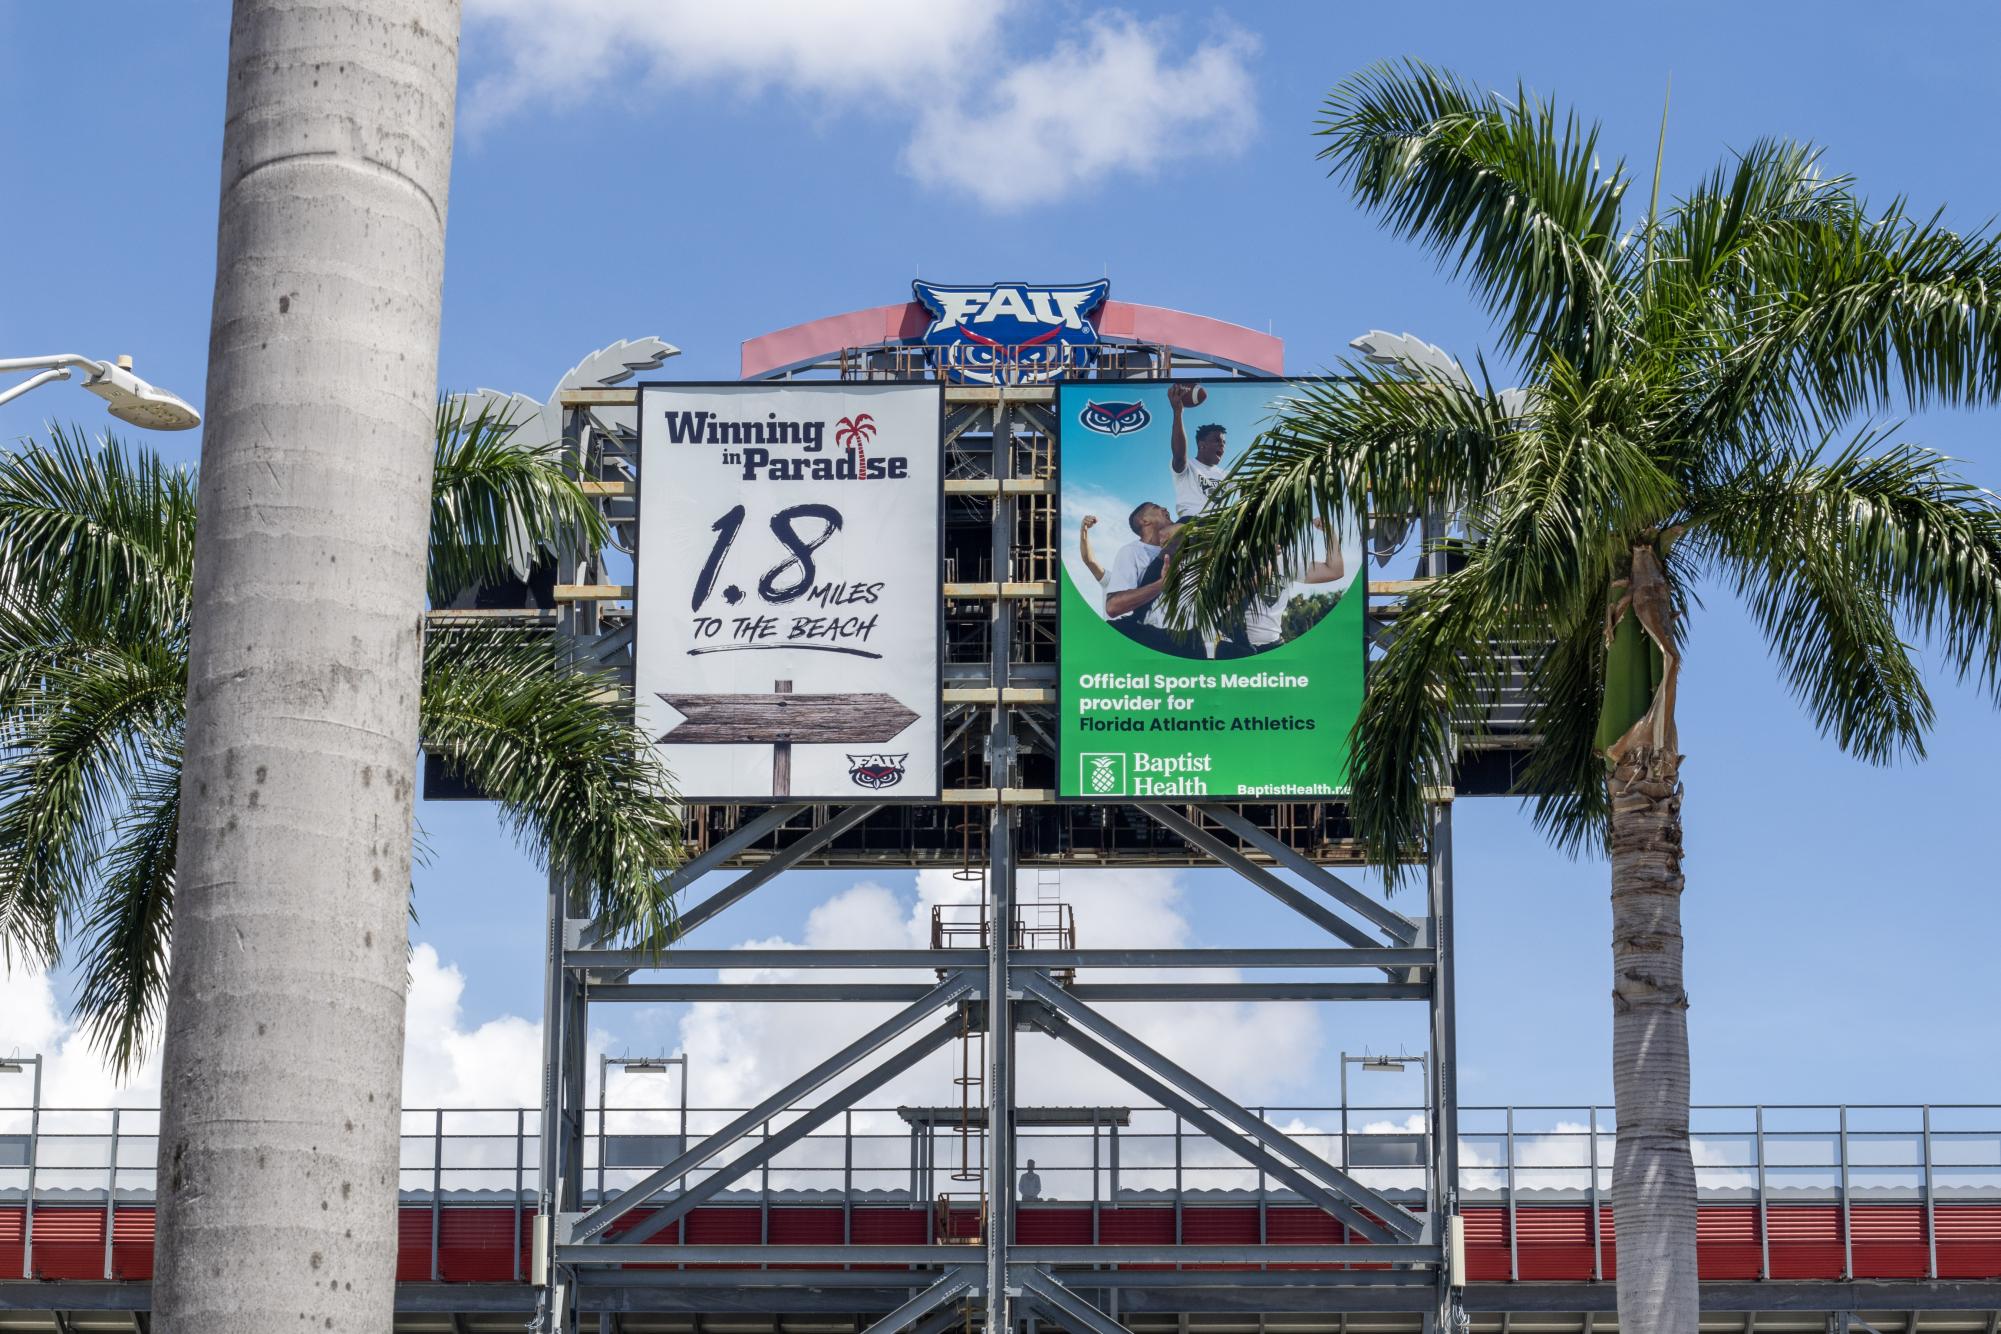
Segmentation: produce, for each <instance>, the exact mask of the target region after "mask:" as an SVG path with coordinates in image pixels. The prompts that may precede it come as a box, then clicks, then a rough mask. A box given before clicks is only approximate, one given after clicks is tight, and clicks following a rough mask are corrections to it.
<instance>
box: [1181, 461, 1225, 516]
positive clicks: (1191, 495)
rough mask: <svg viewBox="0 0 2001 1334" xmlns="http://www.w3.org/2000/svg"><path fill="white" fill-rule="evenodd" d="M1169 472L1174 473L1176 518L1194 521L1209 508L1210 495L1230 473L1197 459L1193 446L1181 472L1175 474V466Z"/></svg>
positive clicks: (1219, 466) (1220, 467)
mask: <svg viewBox="0 0 2001 1334" xmlns="http://www.w3.org/2000/svg"><path fill="white" fill-rule="evenodd" d="M1167 470H1168V471H1169V472H1170V473H1174V517H1175V518H1177V519H1192V518H1194V517H1195V516H1196V515H1198V514H1200V513H1201V512H1202V511H1203V510H1205V509H1208V508H1209V493H1210V492H1211V491H1214V490H1215V489H1216V486H1217V484H1218V483H1219V482H1221V481H1222V480H1223V474H1224V473H1225V472H1226V471H1228V470H1227V469H1225V468H1224V467H1223V466H1222V465H1221V464H1218V463H1204V462H1202V461H1201V460H1200V459H1198V458H1196V457H1195V449H1194V446H1193V445H1192V444H1191V445H1190V447H1189V450H1188V457H1187V458H1186V459H1184V460H1183V461H1182V464H1181V471H1180V472H1174V465H1173V464H1172V463H1169V464H1168V467H1167Z"/></svg>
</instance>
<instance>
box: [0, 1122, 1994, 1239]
mask: <svg viewBox="0 0 2001 1334" xmlns="http://www.w3.org/2000/svg"><path fill="white" fill-rule="evenodd" d="M739 1110H741V1109H731V1108H707V1109H691V1110H690V1111H689V1112H688V1113H687V1118H686V1124H685V1125H684V1124H680V1122H681V1119H682V1118H681V1114H680V1113H679V1112H678V1110H676V1109H673V1108H667V1109H637V1108H610V1109H607V1110H606V1111H605V1112H604V1113H603V1115H602V1117H600V1116H599V1115H598V1114H596V1113H595V1112H592V1113H591V1114H590V1115H589V1118H588V1122H587V1125H586V1131H587V1133H586V1135H585V1137H584V1145H583V1148H584V1157H585V1160H584V1166H585V1169H586V1176H585V1180H586V1181H588V1182H591V1183H596V1182H598V1181H600V1180H602V1181H603V1183H604V1184H603V1186H602V1190H603V1192H604V1193H605V1194H606V1195H607V1196H615V1195H616V1194H618V1193H619V1192H620V1191H622V1190H624V1189H626V1188H628V1187H629V1186H630V1185H631V1184H632V1183H633V1182H634V1181H636V1180H637V1179H638V1178H640V1177H641V1176H643V1175H645V1173H646V1171H647V1170H648V1169H649V1168H650V1167H653V1166H658V1165H659V1164H655V1163H653V1162H651V1161H650V1160H649V1159H648V1158H647V1153H648V1152H649V1147H648V1146H653V1147H652V1148H651V1150H650V1151H651V1152H652V1154H653V1156H655V1157H658V1156H661V1155H663V1154H667V1153H670V1152H674V1151H676V1147H677V1146H679V1145H681V1144H684V1143H688V1142H692V1141H694V1140H699V1138H700V1137H701V1136H703V1135H705V1134H708V1133H710V1132H712V1131H714V1130H715V1129H716V1128H718V1127H720V1126H721V1125H723V1124H724V1123H725V1122H727V1121H728V1120H729V1119H730V1118H731V1117H732V1116H733V1115H735V1114H736V1113H737V1112H738V1111H739ZM1087 1110H1088V1109H1087ZM1255 1110H1257V1111H1259V1113H1260V1114H1261V1115H1262V1116H1264V1117H1265V1118H1266V1119H1267V1120H1268V1121H1270V1122H1271V1124H1272V1125H1273V1126H1275V1127H1277V1128H1279V1129H1281V1130H1283V1131H1284V1132H1285V1133H1286V1134H1287V1135H1288V1136H1290V1137H1291V1138H1292V1139H1294V1140H1295V1141H1297V1142H1299V1143H1301V1144H1303V1145H1304V1146H1306V1147H1307V1148H1308V1149H1310V1150H1312V1151H1313V1152H1315V1153H1318V1154H1320V1155H1321V1156H1322V1157H1324V1158H1325V1159H1326V1160H1327V1161H1329V1162H1331V1163H1334V1164H1336V1165H1338V1166H1341V1167H1343V1168H1345V1169H1347V1170H1348V1171H1350V1172H1351V1173H1352V1175H1353V1176H1354V1177H1355V1178H1356V1179H1357V1180H1359V1181H1360V1182H1362V1183H1363V1184H1364V1185H1368V1186H1370V1187H1372V1188H1374V1189H1376V1190H1378V1191H1380V1192H1382V1193H1383V1194H1385V1195H1386V1196H1388V1197H1389V1198H1391V1199H1394V1200H1398V1201H1401V1202H1406V1203H1408V1204H1410V1205H1411V1206H1413V1207H1417V1206H1419V1205H1421V1203H1422V1201H1423V1200H1424V1198H1425V1195H1426V1193H1427V1192H1428V1191H1429V1189H1430V1186H1431V1180H1430V1173H1429V1169H1428V1168H1427V1167H1426V1166H1425V1164H1427V1163H1428V1162H1429V1161H1430V1159H1431V1154H1430V1144H1429V1133H1430V1132H1429V1127H1427V1126H1426V1125H1425V1120H1424V1113H1423V1111H1422V1109H1420V1108H1415V1107H1385V1106H1367V1107H1358V1106H1350V1107H1348V1108H1347V1109H1346V1117H1347V1125H1348V1133H1347V1134H1346V1135H1343V1134H1342V1133H1341V1126H1342V1124H1343V1120H1342V1116H1343V1109H1341V1108H1340V1107H1327V1106H1316V1107H1305V1106H1298V1107H1281V1106H1271V1107H1265V1108H1260V1109H1255ZM1459 1119H1460V1127H1459V1138H1460V1147H1461V1155H1460V1156H1461V1163H1462V1166H1461V1170H1460V1182H1459V1186H1460V1199H1461V1202H1462V1203H1463V1204H1466V1205H1471V1206H1476V1207H1477V1206H1496V1205H1498V1206H1500V1207H1503V1208H1505V1209H1506V1210H1507V1212H1508V1217H1509V1226H1508V1228H1507V1232H1506V1236H1507V1238H1508V1244H1509V1248H1510V1253H1511V1256H1512V1252H1513V1249H1514V1246H1515V1237H1516V1235H1517V1233H1516V1229H1515V1227H1514V1226H1513V1224H1514V1219H1515V1216H1516V1212H1517V1210H1520V1209H1527V1208H1535V1207H1540V1206H1544V1205H1552V1204H1571V1205H1580V1204H1582V1205H1591V1206H1597V1207H1602V1206H1605V1205H1607V1204H1609V1200H1610V1195H1609V1192H1610V1190H1611V1184H1612V1160H1613V1144H1614V1129H1613V1123H1612V1117H1611V1113H1610V1110H1609V1109H1608V1108H1606V1107H1602V1106H1599V1107H1592V1106H1584V1107H1555V1106H1535V1107H1465V1108H1462V1109H1461V1110H1460V1113H1459ZM158 1120H159V1117H158V1113H157V1112H156V1111H154V1110H152V1109H139V1108H115V1109H114V1108H88V1109H75V1108H61V1107H42V1108H40V1109H30V1108H26V1107H12V1108H8V1107H0V1208H10V1207H11V1208H22V1207H25V1208H26V1209H27V1210H28V1211H30V1224H31V1225H30V1228H29V1240H30V1243H31V1244H32V1240H33V1236H34V1229H33V1228H32V1210H33V1209H35V1208H36V1207H38V1206H39V1207H41V1208H43V1209H49V1208H60V1209H62V1210H64V1211H65V1212H66V1213H68V1212H70V1211H74V1210H80V1209H89V1208H102V1209H103V1210H104V1212H105V1226H104V1229H103V1237H104V1242H105V1247H104V1249H105V1276H106V1277H111V1276H113V1275H112V1272H111V1257H112V1246H111V1238H112V1236H113V1234H114V1228H113V1223H114V1221H115V1218H116V1214H117V1211H118V1210H119V1209H121V1208H129V1207H143V1206H145V1205H148V1204H150V1203H151V1201H152V1199H153V1189H154V1180H155V1178H154V1158H155V1155H156V1152H157V1138H156V1136H157V1132H158ZM788 1120H789V1114H788V1116H786V1117H777V1118H773V1120H772V1121H771V1122H769V1123H767V1124H765V1125H763V1126H761V1127H759V1128H758V1129H757V1130H756V1131H754V1132H753V1133H752V1134H751V1135H750V1136H749V1137H747V1139H746V1140H745V1141H744V1143H743V1144H741V1145H738V1146H735V1147H733V1148H731V1149H729V1150H726V1151H725V1152H724V1153H722V1154H721V1155H719V1156H718V1157H717V1159H716V1160H715V1161H714V1162H712V1163H711V1164H710V1165H708V1166H706V1167H704V1168H701V1169H698V1170H695V1171H692V1172H690V1173H689V1175H688V1178H687V1180H686V1182H685V1183H680V1184H679V1185H678V1186H677V1187H676V1189H685V1188H686V1187H687V1186H690V1185H695V1184H699V1183H701V1182H703V1181H705V1180H707V1179H708V1178H709V1177H710V1176H711V1175H713V1173H714V1172H716V1171H717V1170H721V1169H723V1168H725V1167H726V1164H727V1163H728V1161H729V1160H730V1159H732V1158H734V1157H736V1156H737V1155H738V1154H739V1153H740V1152H742V1151H743V1150H744V1149H745V1148H754V1147H756V1145H757V1143H758V1141H759V1140H761V1139H763V1138H765V1137H767V1136H770V1135H772V1134H774V1133H777V1132H778V1131H781V1130H783V1129H784V1128H785V1126H786V1124H787V1123H788ZM536 1127H537V1116H536V1115H535V1114H534V1113H533V1112H532V1111H531V1110H530V1109H523V1108H484V1109H483V1108H451V1109H426V1110H406V1111H405V1112H404V1113H403V1149H402V1163H401V1167H402V1171H401V1182H400V1185H401V1193H402V1201H403V1205H404V1207H405V1208H406V1209H410V1208H428V1209H429V1210H430V1211H431V1213H432V1230H431V1237H432V1246H431V1252H432V1267H433V1270H434V1273H435V1269H436V1265H437V1256H438V1253H439V1246H438V1238H439V1235H440V1231H441V1225H442V1217H443V1214H444V1212H445V1211H447V1210H450V1209H453V1208H458V1207H462V1206H486V1207H488V1208H493V1207H505V1208H511V1209H512V1210H513V1211H514V1212H515V1214H516V1215H517V1219H516V1228H515V1233H514V1235H516V1236H517V1237H518V1236H520V1235H521V1230H520V1221H521V1219H520V1216H521V1215H525V1214H532V1213H533V1212H534V1209H535V1201H536V1197H537V1192H538V1190H539V1186H540V1182H539V1179H538V1178H539V1173H538V1171H537V1164H538V1162H539V1161H540V1144H539V1138H538V1136H537V1134H536ZM1692 1130H1693V1149H1694V1155H1695V1161H1696V1174H1697V1181H1698V1188H1699V1192H1700V1196H1701V1198H1702V1200H1703V1201H1704V1202H1705V1203H1711V1204H1720V1203H1734V1204H1742V1205H1745V1206H1749V1207H1755V1208H1756V1209H1757V1210H1758V1211H1759V1214H1760V1219H1759V1222H1760V1226H1759V1227H1758V1229H1757V1236H1758V1237H1760V1238H1762V1239H1764V1242H1763V1244H1764V1246H1765V1247H1766V1249H1767V1252H1768V1253H1767V1256H1766V1259H1765V1262H1764V1264H1763V1265H1762V1266H1761V1271H1762V1272H1769V1270H1770V1262H1769V1245H1770V1242H1769V1232H1768V1229H1767V1228H1766V1226H1765V1225H1764V1224H1765V1221H1766V1220H1765V1213H1766V1210H1767V1209H1768V1208H1769V1207H1771V1206H1774V1205H1781V1206H1783V1205H1795V1204H1802V1203H1821V1204H1829V1205H1833V1206H1835V1207H1836V1208H1837V1209H1838V1210H1839V1214H1840V1230H1839V1236H1840V1238H1841V1244H1842V1245H1843V1248H1844V1252H1845V1263H1844V1272H1845V1273H1852V1272H1853V1255H1852V1248H1853V1240H1852V1239H1853V1227H1852V1210H1853V1209H1854V1207H1856V1206H1857V1205H1864V1206H1867V1205H1875V1204H1892V1203H1895V1204H1915V1205H1918V1206H1920V1207H1921V1208H1922V1210H1923V1213H1924V1228H1923V1238H1924V1241H1925V1244H1926V1245H1927V1246H1928V1247H1929V1248H1930V1250H1931V1253H1932V1254H1931V1258H1930V1262H1929V1264H1928V1266H1927V1272H1929V1273H1933V1274H1935V1273H1936V1272H1937V1257H1936V1249H1937V1243H1936V1214H1935V1210H1936V1208H1937V1207H1938V1206H1939V1205H1941V1204H1944V1205H1948V1206H1949V1205H1953V1204H1958V1203H1971V1202H2001V1105H1994V1104H1932V1105H1918V1104H1912V1105H1889V1104H1872V1105H1848V1106H1837V1105H1826V1106H1814V1105H1793V1104H1788V1105H1763V1106H1758V1105H1743V1106H1707V1107H1699V1108H1696V1109H1695V1110H1694V1117H1693V1122H1692ZM950 1133H952V1132H950V1130H949V1129H948V1128H946V1127H943V1126H933V1125H928V1124H920V1125H910V1124H906V1123H905V1122H904V1121H903V1120H902V1119H901V1118H900V1117H899V1116H898V1113H897V1111H896V1110H895V1109H892V1108H856V1109H854V1110H853V1111H851V1112H849V1113H847V1114H845V1115H844V1116H843V1117H841V1118H840V1119H839V1120H837V1121H835V1122H833V1123H830V1124H829V1125H828V1126H827V1127H825V1128H823V1129H822V1130H820V1131H817V1132H815V1133H813V1134H810V1135H808V1136H806V1137H805V1138H804V1139H802V1140H801V1141H800V1142H799V1143H797V1144H796V1145H793V1146H792V1147H790V1148H788V1149H787V1150H785V1151H784V1152H782V1153H780V1154H779V1155H778V1156H777V1157H776V1158H774V1159H773V1160H772V1161H771V1162H770V1163H768V1164H766V1165H765V1166H763V1167H762V1168H760V1169H759V1170H758V1171H757V1172H756V1173H755V1174H754V1175H750V1176H747V1177H746V1178H745V1179H743V1180H741V1181H739V1182H737V1183H736V1184H735V1185H734V1186H733V1187H732V1188H730V1189H729V1190H726V1191H724V1192H722V1193H721V1194H720V1195H718V1196H717V1197H716V1200H717V1203H719V1204H737V1205H756V1206H758V1207H760V1208H761V1209H764V1210H767V1211H768V1210H769V1209H770V1208H771V1207H772V1206H773V1205H786V1204H814V1203H818V1204H833V1205H838V1206H840V1207H842V1208H843V1209H844V1210H848V1211H851V1210H853V1209H854V1208H856V1207H868V1206H872V1205H874V1206H903V1207H907V1208H911V1209H930V1208H932V1207H934V1203H935V1201H936V1199H937V1197H938V1195H939V1194H940V1193H944V1192H948V1191H949V1190H951V1189H952V1188H951V1187H950V1185H949V1183H947V1182H946V1181H944V1180H943V1178H944V1177H945V1175H947V1174H948V1172H949V1168H948V1167H947V1166H946V1165H945V1163H944V1162H943V1161H942V1159H943V1155H941V1154H939V1153H937V1152H935V1148H936V1145H935V1143H934V1142H933V1140H932V1139H931V1138H930V1137H939V1138H942V1137H944V1136H946V1135H948V1134H950ZM1017 1144H1018V1148H1017V1150H1016V1160H1017V1161H1018V1162H1020V1163H1022V1164H1023V1165H1024V1167H1025V1166H1026V1165H1027V1164H1028V1163H1030V1162H1031V1161H1032V1162H1033V1164H1034V1168H1033V1171H1034V1174H1035V1177H1036V1189H1035V1190H1034V1193H1033V1195H1032V1196H1027V1197H1025V1199H1026V1202H1030V1203H1035V1204H1042V1205H1048V1206H1052V1207H1066V1206H1067V1207H1074V1208H1078V1209H1088V1210H1090V1211H1091V1214H1092V1218H1093V1226H1092V1235H1093V1236H1095V1235H1097V1231H1096V1219H1097V1215H1098V1214H1099V1212H1100V1211H1102V1210H1104V1209H1107V1208H1111V1207H1117V1206H1144V1205H1149V1204H1155V1205H1171V1206H1175V1207H1176V1208H1177V1214H1178V1212H1179V1207H1180V1206H1182V1205H1194V1206H1199V1205H1202V1204H1205V1203H1218V1204H1237V1205H1242V1204H1255V1205H1257V1206H1258V1207H1259V1209H1260V1214H1261V1215H1262V1213H1263V1211H1264V1209H1265V1208H1267V1207H1269V1206H1271V1205H1274V1204H1287V1203H1292V1202H1295V1201H1296V1200H1297V1197H1296V1196H1294V1195H1293V1194H1292V1193H1291V1192H1290V1191H1289V1190H1286V1189H1285V1188H1283V1187H1281V1186H1279V1185H1277V1184H1275V1183H1274V1182H1273V1181H1271V1180H1270V1179H1269V1178H1267V1176H1266V1175H1265V1173H1264V1172H1262V1171H1261V1170H1259V1169H1257V1168H1254V1167H1250V1166H1247V1165H1245V1164H1244V1163H1243V1162H1242V1161H1241V1160H1239V1159H1237V1158H1235V1157H1233V1156H1232V1155H1231V1154H1229V1152H1228V1151H1227V1150H1225V1149H1224V1148H1223V1147H1222V1146H1221V1145H1219V1144H1217V1143H1216V1142H1214V1141H1213V1140H1210V1139H1209V1138H1208V1137H1207V1136H1205V1135H1203V1134H1201V1133H1200V1132H1198V1131H1195V1130H1192V1129H1190V1128H1189V1127H1188V1126H1187V1125H1186V1124H1185V1123H1184V1122H1183V1120H1182V1118H1181V1117H1180V1116H1179V1115H1178V1114H1176V1113H1174V1112H1172V1111H1168V1110H1166V1109H1161V1108H1133V1109H1131V1112H1130V1117H1129V1118H1128V1119H1127V1121H1126V1124H1123V1125H1121V1124H1118V1123H1117V1120H1116V1119H1115V1118H1111V1117H1107V1118H1105V1119H1104V1120H1103V1121H1102V1122H1099V1123H1096V1124H1076V1125H1063V1126H1032V1125H1024V1126H1022V1127H1020V1128H1019V1129H1018V1131H1017ZM607 1149H609V1152H608V1153H607V1152H606V1150H607ZM601 1165H602V1171H600V1166H601ZM597 1193H598V1192H597V1191H596V1190H593V1191H591V1192H590V1195H589V1197H587V1198H595V1196H596V1195H597ZM673 1193H674V1191H673V1190H670V1191H668V1192H666V1193H665V1194H666V1196H667V1197H669V1198H671V1196H672V1195H673ZM1590 1216H1591V1218H1592V1219H1593V1220H1594V1221H1595V1220H1596V1218H1597V1217H1598V1215H1597V1213H1596V1212H1595V1209H1594V1211H1593V1212H1592V1213H1591V1215H1590ZM1591 1235H1592V1239H1593V1245H1594V1247H1595V1245H1596V1236H1597V1228H1596V1227H1595V1225H1594V1226H1593V1228H1592V1233H1591ZM1510 1272H1511V1273H1512V1272H1514V1267H1513V1265H1512V1264H1511V1266H1510Z"/></svg>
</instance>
